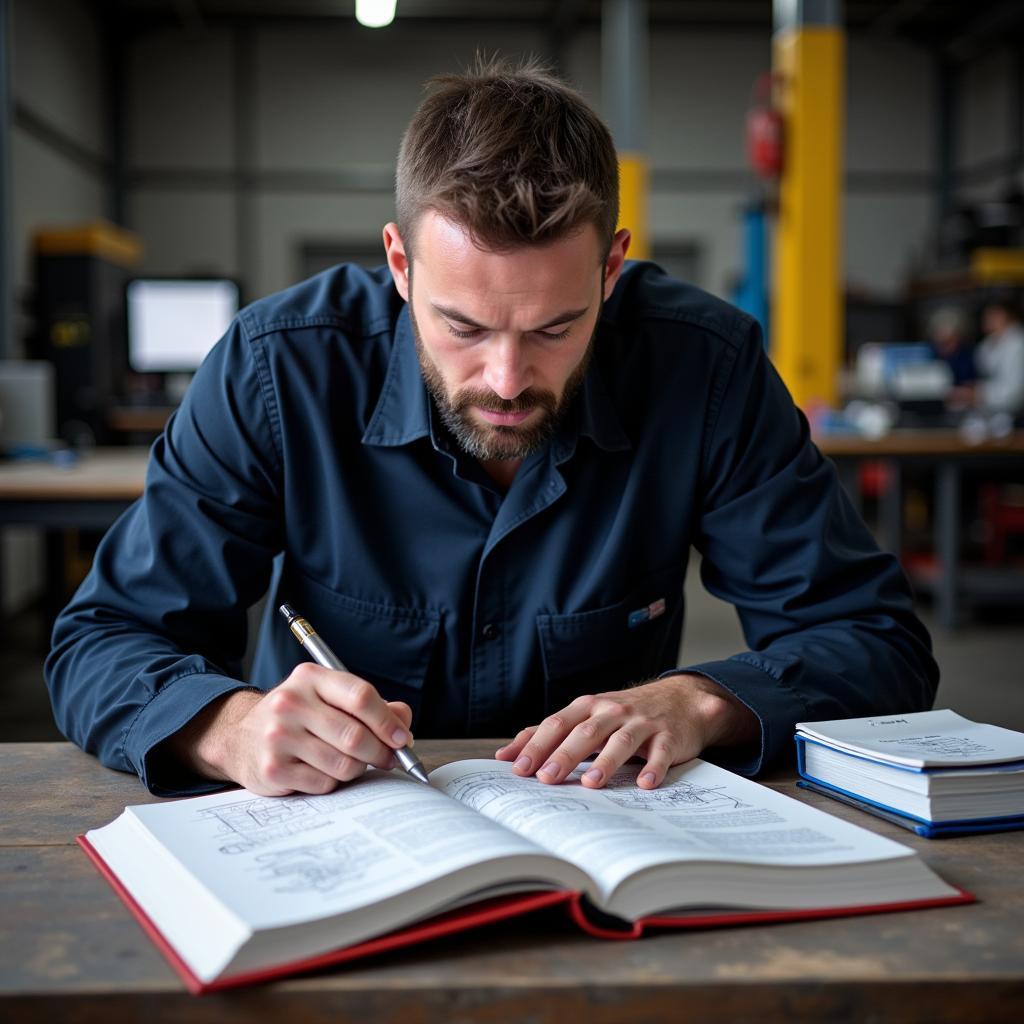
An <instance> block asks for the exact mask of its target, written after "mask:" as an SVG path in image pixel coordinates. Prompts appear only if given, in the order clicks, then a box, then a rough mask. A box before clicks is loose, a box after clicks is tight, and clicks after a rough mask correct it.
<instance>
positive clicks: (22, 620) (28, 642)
mask: <svg viewBox="0 0 1024 1024" xmlns="http://www.w3.org/2000/svg"><path fill="white" fill-rule="evenodd" d="M686 594H687V621H686V633H685V637H684V644H683V655H682V659H683V660H682V663H684V664H685V663H690V664H693V663H696V662H700V661H705V660H710V659H715V658H722V657H728V656H729V655H730V654H734V653H736V652H737V651H741V650H743V649H744V644H743V635H742V633H741V632H740V628H739V622H738V621H737V618H736V614H735V612H734V610H733V609H732V608H731V607H730V606H729V605H726V604H723V603H722V602H721V601H717V600H715V599H714V598H712V597H710V596H709V595H708V594H707V593H705V591H704V590H703V588H702V586H701V584H700V575H699V572H698V565H697V564H692V565H691V568H690V573H689V577H688V579H687V585H686ZM922 617H923V618H924V620H925V623H926V625H927V626H928V628H929V630H930V631H931V634H932V639H933V642H934V646H935V652H936V658H937V660H938V662H939V666H940V668H941V670H942V682H941V683H940V686H939V693H938V698H937V700H936V703H935V706H936V707H939V708H944V707H948V708H952V709H953V710H954V711H958V712H959V713H960V714H962V715H965V716H966V717H967V718H972V719H974V720H976V721H981V722H993V723H995V724H997V725H1002V726H1005V727H1007V728H1011V729H1019V730H1022V731H1024V613H1022V611H1021V609H1019V608H1016V609H1012V610H1008V611H1007V610H1004V611H1001V612H1000V613H999V614H998V615H994V614H993V615H988V616H985V615H982V614H976V615H975V617H974V619H973V621H972V622H970V623H968V624H967V625H964V626H962V627H960V628H959V629H957V630H956V631H954V632H944V631H942V630H939V629H937V628H936V627H935V625H934V622H933V620H932V618H931V616H930V614H929V611H928V609H927V608H923V609H922ZM44 650H45V637H44V635H43V628H42V622H41V617H40V615H38V614H37V613H33V612H26V613H23V614H21V615H19V616H17V617H15V618H14V619H12V620H9V621H8V622H6V623H4V625H3V635H2V639H0V680H2V682H0V742H10V741H19V740H59V739H62V738H63V737H62V736H61V735H60V733H59V732H58V730H57V728H56V726H55V725H54V722H53V717H52V715H51V714H50V704H49V698H48V695H47V693H46V687H45V685H44V684H43V676H42V663H43V654H42V653H41V652H43V651H44Z"/></svg>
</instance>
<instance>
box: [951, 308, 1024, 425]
mask: <svg viewBox="0 0 1024 1024" xmlns="http://www.w3.org/2000/svg"><path fill="white" fill-rule="evenodd" d="M981 323H982V329H983V330H984V332H985V337H984V338H983V339H982V341H981V343H980V344H979V345H978V347H977V349H976V350H975V362H976V364H977V368H978V378H979V379H978V381H977V383H976V384H974V385H973V386H972V385H964V386H963V387H960V388H956V389H955V390H954V394H953V395H952V396H951V398H952V401H953V403H954V404H958V405H961V406H965V407H970V408H973V409H974V410H975V411H976V412H978V413H980V414H982V415H984V416H1001V417H1009V418H1010V419H1015V420H1017V421H1020V420H1021V419H1022V418H1024V327H1022V326H1021V322H1020V313H1019V312H1018V310H1017V307H1016V306H1015V305H1014V303H1012V302H1010V301H1009V300H1005V299H998V300H995V301H993V302H989V303H988V304H987V305H986V306H985V309H984V311H983V312H982V318H981Z"/></svg>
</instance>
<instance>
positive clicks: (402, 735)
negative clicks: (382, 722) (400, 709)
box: [391, 729, 409, 747]
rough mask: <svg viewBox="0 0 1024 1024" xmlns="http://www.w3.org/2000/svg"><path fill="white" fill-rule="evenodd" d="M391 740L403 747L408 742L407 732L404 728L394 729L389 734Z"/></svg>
mask: <svg viewBox="0 0 1024 1024" xmlns="http://www.w3.org/2000/svg"><path fill="white" fill-rule="evenodd" d="M391 742H392V743H399V744H401V745H402V746H403V747H404V746H405V744H406V743H408V742H409V734H408V733H407V732H406V731H405V730H404V729H396V730H395V731H394V732H393V733H392V734H391Z"/></svg>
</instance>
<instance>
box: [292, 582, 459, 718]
mask: <svg viewBox="0 0 1024 1024" xmlns="http://www.w3.org/2000/svg"><path fill="white" fill-rule="evenodd" d="M302 585H303V587H304V588H305V589H306V590H307V591H308V592H309V595H310V600H309V603H308V607H309V608H315V609H316V618H315V619H313V620H311V621H312V622H313V628H314V629H315V630H316V631H317V632H318V633H319V634H320V636H321V637H323V639H324V641H325V642H326V643H327V645H328V646H329V647H330V648H331V650H332V651H334V653H335V654H336V655H337V656H338V658H339V659H340V660H341V663H342V664H343V665H344V666H345V669H346V671H348V672H351V673H352V674H353V675H357V676H359V677H360V678H361V679H365V680H366V681H367V682H370V683H373V685H374V686H375V687H376V688H377V691H378V692H379V693H380V695H381V696H382V697H383V698H384V699H385V700H402V701H405V702H406V703H407V704H408V705H409V706H410V707H411V708H412V711H413V721H414V723H415V720H416V717H417V716H418V713H419V708H420V703H421V701H422V698H423V690H424V687H425V685H426V680H427V677H428V675H429V673H430V663H431V659H432V658H433V653H434V647H435V645H436V643H437V637H438V633H439V631H440V628H441V614H440V612H435V611H432V610H430V609H426V608H411V607H403V606H401V605H394V604H383V603H376V602H373V601H364V600H362V599H360V598H355V597H349V596H348V595H347V594H341V593H339V592H338V591H336V590H331V589H330V588H328V587H325V586H323V585H322V584H319V583H316V582H314V581H313V580H311V579H309V578H308V577H303V580H302ZM311 614H312V613H311Z"/></svg>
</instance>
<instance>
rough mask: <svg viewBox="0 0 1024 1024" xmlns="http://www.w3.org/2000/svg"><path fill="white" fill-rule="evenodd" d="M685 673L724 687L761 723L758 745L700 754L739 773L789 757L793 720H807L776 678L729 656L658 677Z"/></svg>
mask: <svg viewBox="0 0 1024 1024" xmlns="http://www.w3.org/2000/svg"><path fill="white" fill-rule="evenodd" d="M684 672H688V673H691V674H693V675H699V676H705V677H706V678H707V679H710V680H711V681H712V682H715V683H718V684H719V686H722V687H724V688H725V689H726V690H728V691H729V692H730V693H731V694H732V695H733V696H734V697H736V698H737V700H740V701H742V702H743V703H744V704H745V705H746V706H747V707H748V708H750V710H751V711H753V712H754V714H755V715H757V720H758V722H760V724H761V740H760V743H759V744H758V743H757V742H756V741H755V742H754V743H748V744H745V745H744V746H742V747H713V748H710V749H708V750H707V751H705V752H704V753H703V754H702V755H701V756H702V757H704V758H705V759H706V760H708V761H713V762H714V763H715V764H718V765H721V766H722V767H723V768H728V769H729V771H733V772H736V773H737V774H739V775H748V776H749V775H758V774H759V773H760V772H762V771H764V770H765V769H767V768H771V767H773V766H774V765H776V764H778V763H780V762H782V761H783V760H784V759H787V758H788V759H792V756H793V751H794V746H793V734H794V732H795V731H796V723H797V722H802V721H806V720H807V719H808V717H809V716H808V714H807V708H806V706H805V704H804V702H803V700H801V698H800V695H799V694H798V693H797V692H796V691H795V690H792V689H790V687H788V686H786V685H785V684H784V683H782V682H780V681H779V680H778V679H774V678H772V676H770V675H769V674H768V673H767V672H764V671H762V670H761V669H759V668H756V667H755V666H753V665H751V664H749V663H747V662H744V661H739V660H737V659H736V658H730V659H728V660H726V661H705V662H702V663H701V664H699V665H689V666H687V667H685V668H674V669H670V670H669V671H668V672H662V674H661V675H660V676H659V677H658V678H659V679H664V678H666V677H667V676H675V675H680V674H681V673H684Z"/></svg>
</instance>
